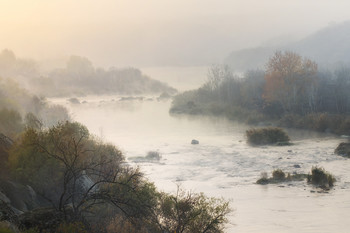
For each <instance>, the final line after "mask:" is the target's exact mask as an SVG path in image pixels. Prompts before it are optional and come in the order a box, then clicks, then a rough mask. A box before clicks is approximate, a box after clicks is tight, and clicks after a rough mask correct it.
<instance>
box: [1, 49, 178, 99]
mask: <svg viewBox="0 0 350 233" xmlns="http://www.w3.org/2000/svg"><path fill="white" fill-rule="evenodd" d="M0 77H3V78H14V79H16V80H17V81H18V82H20V83H21V84H22V85H25V86H26V87H27V88H29V89H30V90H32V92H34V93H36V94H37V95H43V96H46V97H52V96H68V95H78V96H84V95H89V94H93V95H100V94H126V95H133V94H138V95H140V94H141V95H142V94H161V93H168V94H170V95H172V94H175V93H176V89H174V88H172V87H170V86H168V85H167V84H165V83H162V82H160V81H158V80H154V79H151V78H150V77H148V76H147V75H145V74H143V73H142V72H141V71H140V70H139V69H136V68H132V67H130V68H120V69H119V68H118V69H117V68H114V67H112V68H109V69H108V70H105V69H103V68H95V67H94V66H93V64H92V63H91V62H90V61H89V60H88V59H87V58H84V57H79V56H71V57H70V58H69V59H68V61H67V63H66V67H65V68H61V69H54V70H52V71H49V72H46V73H45V74H43V73H42V72H41V71H40V69H39V65H38V64H37V63H36V62H35V61H33V60H30V59H20V58H17V57H16V56H15V54H14V53H13V52H12V51H10V50H3V51H2V52H1V53H0Z"/></svg>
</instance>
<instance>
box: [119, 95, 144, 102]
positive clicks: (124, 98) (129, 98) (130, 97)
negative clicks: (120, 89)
mask: <svg viewBox="0 0 350 233" xmlns="http://www.w3.org/2000/svg"><path fill="white" fill-rule="evenodd" d="M143 99H144V98H143V97H134V96H128V97H122V98H120V99H119V101H134V100H139V101H142V100H143Z"/></svg>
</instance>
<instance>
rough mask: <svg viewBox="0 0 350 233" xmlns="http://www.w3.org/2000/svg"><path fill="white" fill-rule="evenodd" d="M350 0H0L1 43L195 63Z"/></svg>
mask: <svg viewBox="0 0 350 233" xmlns="http://www.w3.org/2000/svg"><path fill="white" fill-rule="evenodd" d="M349 9H350V1H348V0H293V1H291V0H100V1H97V0H0V50H2V49H5V48H7V49H11V50H13V51H14V52H15V54H16V55H17V56H19V57H28V58H34V59H37V60H47V59H56V58H57V59H58V58H64V57H68V56H70V55H79V56H85V57H87V58H89V59H90V60H91V61H92V62H93V63H94V64H97V65H99V66H103V67H108V66H117V67H119V66H136V67H147V66H185V65H186V66H196V65H208V64H213V63H220V62H221V61H222V60H223V59H224V58H225V57H226V56H227V55H228V54H229V53H230V52H231V51H233V50H237V49H242V48H248V47H257V46H261V45H269V44H276V43H286V42H288V41H290V40H298V39H301V38H303V37H305V36H307V35H309V34H311V33H313V32H315V31H317V30H319V29H321V28H323V27H326V26H327V25H330V24H334V23H342V22H344V21H347V20H350V14H349V13H348V11H349Z"/></svg>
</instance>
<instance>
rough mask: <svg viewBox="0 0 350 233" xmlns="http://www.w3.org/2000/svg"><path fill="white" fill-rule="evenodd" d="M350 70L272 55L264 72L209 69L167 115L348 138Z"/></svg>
mask: <svg viewBox="0 0 350 233" xmlns="http://www.w3.org/2000/svg"><path fill="white" fill-rule="evenodd" d="M349 88H350V67H348V66H344V65H342V66H339V67H338V68H337V69H335V70H333V71H328V70H320V69H319V68H318V65H317V64H316V63H315V62H313V61H312V60H310V59H308V58H304V57H301V56H300V55H298V54H296V53H294V52H290V51H286V52H281V51H278V52H276V53H275V54H274V55H273V56H272V57H271V58H270V59H269V61H268V62H267V64H266V69H265V70H249V71H247V72H245V73H244V74H243V75H242V76H239V75H237V74H235V73H233V72H232V71H231V70H230V68H229V67H228V66H220V65H214V66H212V67H211V68H210V69H209V71H208V81H207V82H206V83H205V84H204V85H203V86H202V87H200V88H199V89H197V90H192V91H187V92H184V93H181V94H179V95H177V96H176V97H175V99H174V101H173V104H172V107H171V110H170V112H172V113H189V114H214V115H226V116H228V117H230V118H233V119H240V120H245V121H246V122H247V123H259V122H266V121H271V120H272V121H275V122H277V124H279V125H281V126H287V127H296V128H306V129H314V130H319V131H325V130H326V131H327V130H328V131H332V132H334V133H349V130H350V118H349V117H348V115H349V113H350V92H349V91H348V90H350V89H349Z"/></svg>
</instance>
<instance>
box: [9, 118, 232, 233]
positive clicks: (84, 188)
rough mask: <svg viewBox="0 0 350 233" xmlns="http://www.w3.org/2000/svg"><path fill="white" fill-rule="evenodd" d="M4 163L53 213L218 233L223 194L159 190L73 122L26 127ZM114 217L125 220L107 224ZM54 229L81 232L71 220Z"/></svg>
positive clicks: (150, 228) (134, 227) (152, 228)
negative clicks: (217, 197) (51, 125)
mask: <svg viewBox="0 0 350 233" xmlns="http://www.w3.org/2000/svg"><path fill="white" fill-rule="evenodd" d="M9 162H10V168H11V171H12V176H13V178H15V179H17V180H19V181H21V182H22V183H24V184H28V185H31V186H32V187H33V188H34V189H35V190H36V191H37V193H38V194H39V195H41V196H42V197H44V198H45V199H46V200H48V201H50V202H51V204H52V205H53V206H54V207H55V209H56V210H58V213H59V214H58V215H57V216H64V219H66V220H69V221H73V222H76V221H84V222H89V223H90V225H91V226H101V224H103V228H105V227H106V226H107V225H109V226H110V227H111V229H119V230H120V229H123V230H126V229H127V230H129V231H131V232H132V231H134V232H145V231H143V230H145V229H147V232H163V231H164V230H166V231H170V232H171V231H173V230H177V232H202V231H205V229H207V230H206V231H207V232H222V229H223V224H224V223H225V222H226V221H227V219H226V214H227V213H228V212H229V211H230V210H229V207H228V203H227V202H225V201H224V200H223V199H215V198H207V197H206V196H204V195H203V194H192V193H185V192H184V191H182V190H179V191H178V193H177V194H176V195H169V194H165V193H160V192H158V191H157V190H156V188H155V186H154V185H153V184H152V183H150V182H148V181H147V180H146V179H145V178H144V177H143V175H142V174H141V173H140V171H139V170H138V169H135V168H131V167H129V166H128V165H126V164H125V163H124V157H123V155H122V153H121V152H120V151H119V150H118V149H117V148H115V147H114V146H113V145H110V144H104V143H102V142H100V141H98V140H97V139H96V138H94V137H92V136H91V135H90V134H89V131H88V130H87V129H86V127H85V126H83V125H81V124H79V123H76V122H73V123H72V122H64V123H60V124H58V125H56V126H53V127H51V128H48V129H34V128H32V127H28V128H26V130H25V131H24V132H23V133H22V134H21V137H20V138H19V139H18V140H17V141H16V142H15V144H14V145H13V147H12V149H11V150H10V157H9ZM45 216H48V215H47V214H45ZM115 217H116V218H117V219H125V221H123V223H122V222H120V221H119V222H118V221H116V220H115V221H114V223H111V224H112V225H111V224H108V221H109V220H110V219H111V218H112V219H114V218H115ZM107 220H108V221H107ZM33 221H34V220H33ZM28 226H29V225H28ZM30 226H32V225H30ZM33 226H34V225H33ZM113 227H114V228H113ZM59 229H61V230H60V231H59V232H79V230H81V232H84V229H83V228H80V225H75V223H74V224H73V225H72V224H69V223H66V224H65V225H62V226H61V228H59Z"/></svg>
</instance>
